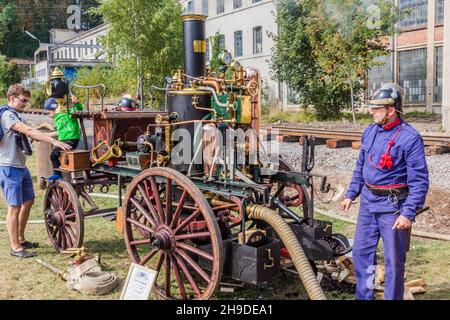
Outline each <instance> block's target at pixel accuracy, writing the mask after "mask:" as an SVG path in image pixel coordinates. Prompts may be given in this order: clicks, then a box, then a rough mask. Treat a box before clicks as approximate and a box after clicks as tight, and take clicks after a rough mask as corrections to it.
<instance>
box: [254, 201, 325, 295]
mask: <svg viewBox="0 0 450 320" xmlns="http://www.w3.org/2000/svg"><path fill="white" fill-rule="evenodd" d="M246 211H247V215H248V216H249V218H251V219H256V220H263V221H265V222H267V223H268V224H269V225H270V226H272V227H273V228H274V230H275V231H276V233H277V234H278V235H279V237H280V239H281V240H282V241H283V243H284V245H285V246H286V248H287V250H288V251H289V254H290V255H291V258H292V262H293V263H294V266H295V268H296V269H297V272H298V274H299V275H300V279H301V280H302V282H303V285H304V286H305V288H306V291H307V292H308V295H309V297H310V298H311V300H327V298H326V296H325V293H324V292H323V290H322V287H321V286H320V284H319V282H318V281H317V278H316V275H315V274H314V271H313V269H312V267H311V265H310V264H309V260H308V258H307V257H306V255H305V252H304V251H303V248H302V246H301V245H300V242H299V241H298V240H297V238H296V236H295V234H294V232H293V231H292V230H291V228H290V227H289V225H288V224H287V223H286V222H285V221H284V220H283V218H282V217H280V215H279V214H278V213H277V212H276V211H273V210H272V209H269V208H267V207H264V206H262V205H249V206H247V210H246Z"/></svg>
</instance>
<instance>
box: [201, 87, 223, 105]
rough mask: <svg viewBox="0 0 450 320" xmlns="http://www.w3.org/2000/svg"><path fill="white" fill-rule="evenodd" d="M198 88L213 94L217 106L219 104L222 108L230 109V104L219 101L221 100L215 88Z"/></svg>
mask: <svg viewBox="0 0 450 320" xmlns="http://www.w3.org/2000/svg"><path fill="white" fill-rule="evenodd" d="M198 88H199V89H200V90H204V91H209V92H211V93H212V95H213V97H214V100H215V101H216V104H217V105H218V106H219V107H222V108H228V104H226V103H222V102H220V101H219V99H218V98H217V94H216V91H215V90H214V89H213V88H210V87H204V86H199V87H198Z"/></svg>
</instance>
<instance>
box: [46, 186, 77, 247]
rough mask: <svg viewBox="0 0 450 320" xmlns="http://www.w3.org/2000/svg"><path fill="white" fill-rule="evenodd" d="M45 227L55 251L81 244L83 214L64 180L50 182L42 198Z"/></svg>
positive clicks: (75, 196)
mask: <svg viewBox="0 0 450 320" xmlns="http://www.w3.org/2000/svg"><path fill="white" fill-rule="evenodd" d="M44 215H45V227H46V229H47V233H48V235H49V237H50V241H51V243H52V245H53V247H54V248H55V250H56V251H58V252H61V251H64V250H65V249H67V248H79V247H81V245H82V244H83V236H84V216H83V210H82V208H81V204H80V201H79V200H78V195H77V193H76V192H75V189H74V188H73V187H72V185H71V184H70V183H68V182H65V181H56V182H54V183H52V184H50V185H49V186H48V188H47V192H46V193H45V200H44Z"/></svg>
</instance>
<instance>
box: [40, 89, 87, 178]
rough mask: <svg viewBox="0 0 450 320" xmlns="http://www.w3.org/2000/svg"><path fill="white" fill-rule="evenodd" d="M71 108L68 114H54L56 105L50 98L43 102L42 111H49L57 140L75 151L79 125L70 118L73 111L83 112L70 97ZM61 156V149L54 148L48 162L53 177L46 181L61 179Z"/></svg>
mask: <svg viewBox="0 0 450 320" xmlns="http://www.w3.org/2000/svg"><path fill="white" fill-rule="evenodd" d="M72 103H73V108H70V109H69V112H63V113H55V110H56V108H57V107H58V104H57V102H56V100H55V98H50V99H48V100H47V101H45V104H44V109H45V110H49V111H50V117H51V118H53V119H54V120H53V121H54V124H55V129H56V132H57V134H58V140H59V141H62V142H64V143H66V144H68V145H69V146H71V147H72V149H75V148H76V147H77V146H78V142H79V141H80V125H79V124H78V120H77V119H75V118H72V115H71V114H72V113H73V111H74V110H83V105H82V104H81V103H80V102H78V99H77V98H76V97H75V96H72ZM60 154H61V148H58V147H55V148H54V149H53V150H52V152H51V154H50V160H51V161H52V164H53V175H51V176H50V177H48V178H47V181H49V182H51V181H55V180H59V179H61V177H62V176H61V171H60V170H59V167H60V165H61V163H60V161H59V156H60Z"/></svg>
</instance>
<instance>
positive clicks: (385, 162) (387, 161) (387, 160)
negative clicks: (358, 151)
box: [369, 125, 403, 170]
mask: <svg viewBox="0 0 450 320" xmlns="http://www.w3.org/2000/svg"><path fill="white" fill-rule="evenodd" d="M402 127H403V125H401V126H400V128H398V130H397V132H395V134H394V136H393V137H392V139H391V140H389V142H388V147H387V148H386V151H385V152H384V154H382V155H381V158H380V164H379V165H376V164H375V163H373V161H372V154H370V156H369V162H370V164H371V165H373V166H374V167H375V168H377V169H380V170H383V169H384V168H386V167H387V168H388V169H389V170H390V169H392V167H393V165H394V162H393V161H392V157H391V155H390V152H391V148H392V146H393V145H394V144H395V138H397V136H398V134H399V132H400V130H401V129H402Z"/></svg>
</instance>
